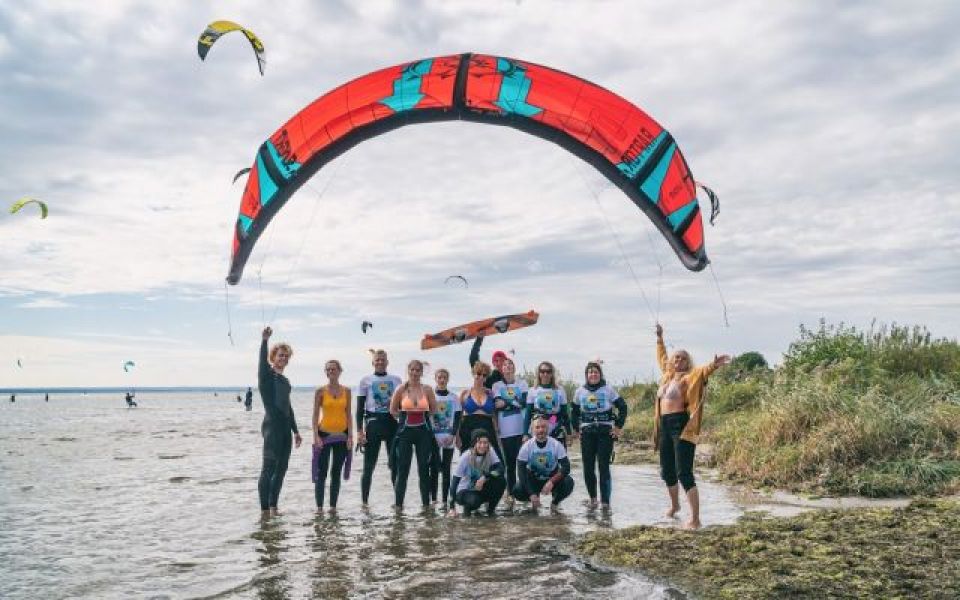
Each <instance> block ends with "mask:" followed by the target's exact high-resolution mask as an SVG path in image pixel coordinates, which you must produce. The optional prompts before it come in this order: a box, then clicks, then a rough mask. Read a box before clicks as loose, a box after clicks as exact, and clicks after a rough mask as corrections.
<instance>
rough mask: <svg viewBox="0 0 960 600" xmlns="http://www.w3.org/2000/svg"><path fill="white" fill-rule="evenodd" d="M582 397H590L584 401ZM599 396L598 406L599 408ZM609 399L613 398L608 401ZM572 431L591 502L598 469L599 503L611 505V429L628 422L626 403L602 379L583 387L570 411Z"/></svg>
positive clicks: (593, 498) (595, 487) (575, 396)
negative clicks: (588, 400) (578, 448)
mask: <svg viewBox="0 0 960 600" xmlns="http://www.w3.org/2000/svg"><path fill="white" fill-rule="evenodd" d="M581 396H592V398H591V400H592V401H591V402H583V404H584V405H583V406H581V401H580V400H581ZM598 396H599V397H600V403H599V405H598V400H597V399H598ZM609 396H615V397H614V398H612V399H611V398H609ZM570 413H571V414H570V418H571V420H572V421H573V428H574V429H575V430H577V431H579V432H580V455H581V457H582V458H583V482H584V483H585V484H586V486H587V494H589V495H590V499H591V500H595V499H596V497H597V470H598V468H599V471H600V501H601V502H602V503H604V504H610V496H611V493H612V489H613V479H612V478H611V477H610V456H611V455H612V454H613V442H614V438H613V436H611V435H610V433H611V431H612V428H613V427H614V426H615V427H617V428H618V429H623V425H624V423H626V421H627V403H626V402H624V400H623V398H621V397H620V395H619V394H616V392H615V390H614V389H613V388H611V387H609V386H607V384H606V382H605V381H604V380H603V379H601V380H600V382H599V383H597V384H596V385H593V384H589V383H587V384H584V386H583V387H582V388H580V389H579V390H577V392H576V394H574V401H573V404H572V408H571V410H570Z"/></svg>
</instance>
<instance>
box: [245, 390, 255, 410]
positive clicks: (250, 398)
mask: <svg viewBox="0 0 960 600" xmlns="http://www.w3.org/2000/svg"><path fill="white" fill-rule="evenodd" d="M243 405H244V406H245V407H247V410H252V409H253V390H252V389H250V388H249V387H248V388H247V396H246V399H245V400H244V401H243Z"/></svg>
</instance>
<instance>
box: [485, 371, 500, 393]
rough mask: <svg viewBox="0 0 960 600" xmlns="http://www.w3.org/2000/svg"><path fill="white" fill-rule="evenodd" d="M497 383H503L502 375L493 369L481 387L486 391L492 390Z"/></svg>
mask: <svg viewBox="0 0 960 600" xmlns="http://www.w3.org/2000/svg"><path fill="white" fill-rule="evenodd" d="M498 381H503V373H501V372H500V371H498V370H496V369H494V370H493V371H491V372H490V374H489V375H487V378H486V379H484V380H483V387H485V388H487V389H493V384H495V383H497V382H498Z"/></svg>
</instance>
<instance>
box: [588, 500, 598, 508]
mask: <svg viewBox="0 0 960 600" xmlns="http://www.w3.org/2000/svg"><path fill="white" fill-rule="evenodd" d="M587 509H588V510H597V499H596V498H590V500H588V501H587Z"/></svg>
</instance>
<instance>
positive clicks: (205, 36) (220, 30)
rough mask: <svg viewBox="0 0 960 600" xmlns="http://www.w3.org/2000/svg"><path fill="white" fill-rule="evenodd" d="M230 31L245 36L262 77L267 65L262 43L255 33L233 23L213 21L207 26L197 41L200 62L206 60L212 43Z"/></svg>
mask: <svg viewBox="0 0 960 600" xmlns="http://www.w3.org/2000/svg"><path fill="white" fill-rule="evenodd" d="M231 31H242V32H243V35H245V36H247V39H248V40H249V41H250V45H251V46H253V53H254V54H256V56H257V66H258V67H260V74H261V75H263V67H264V66H265V65H266V64H267V59H266V57H265V56H264V48H263V42H261V41H260V38H258V37H257V35H256V34H255V33H253V32H252V31H250V30H249V29H247V28H245V27H243V26H242V25H238V24H237V23H234V22H233V21H214V22H213V23H210V24H209V25H207V28H206V29H205V30H204V31H203V33H201V34H200V38H199V39H198V40H197V54H199V55H200V60H204V59H205V58H207V52H210V48H212V47H213V44H214V42H216V41H217V40H218V39H220V36H222V35H224V34H226V33H230V32H231Z"/></svg>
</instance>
